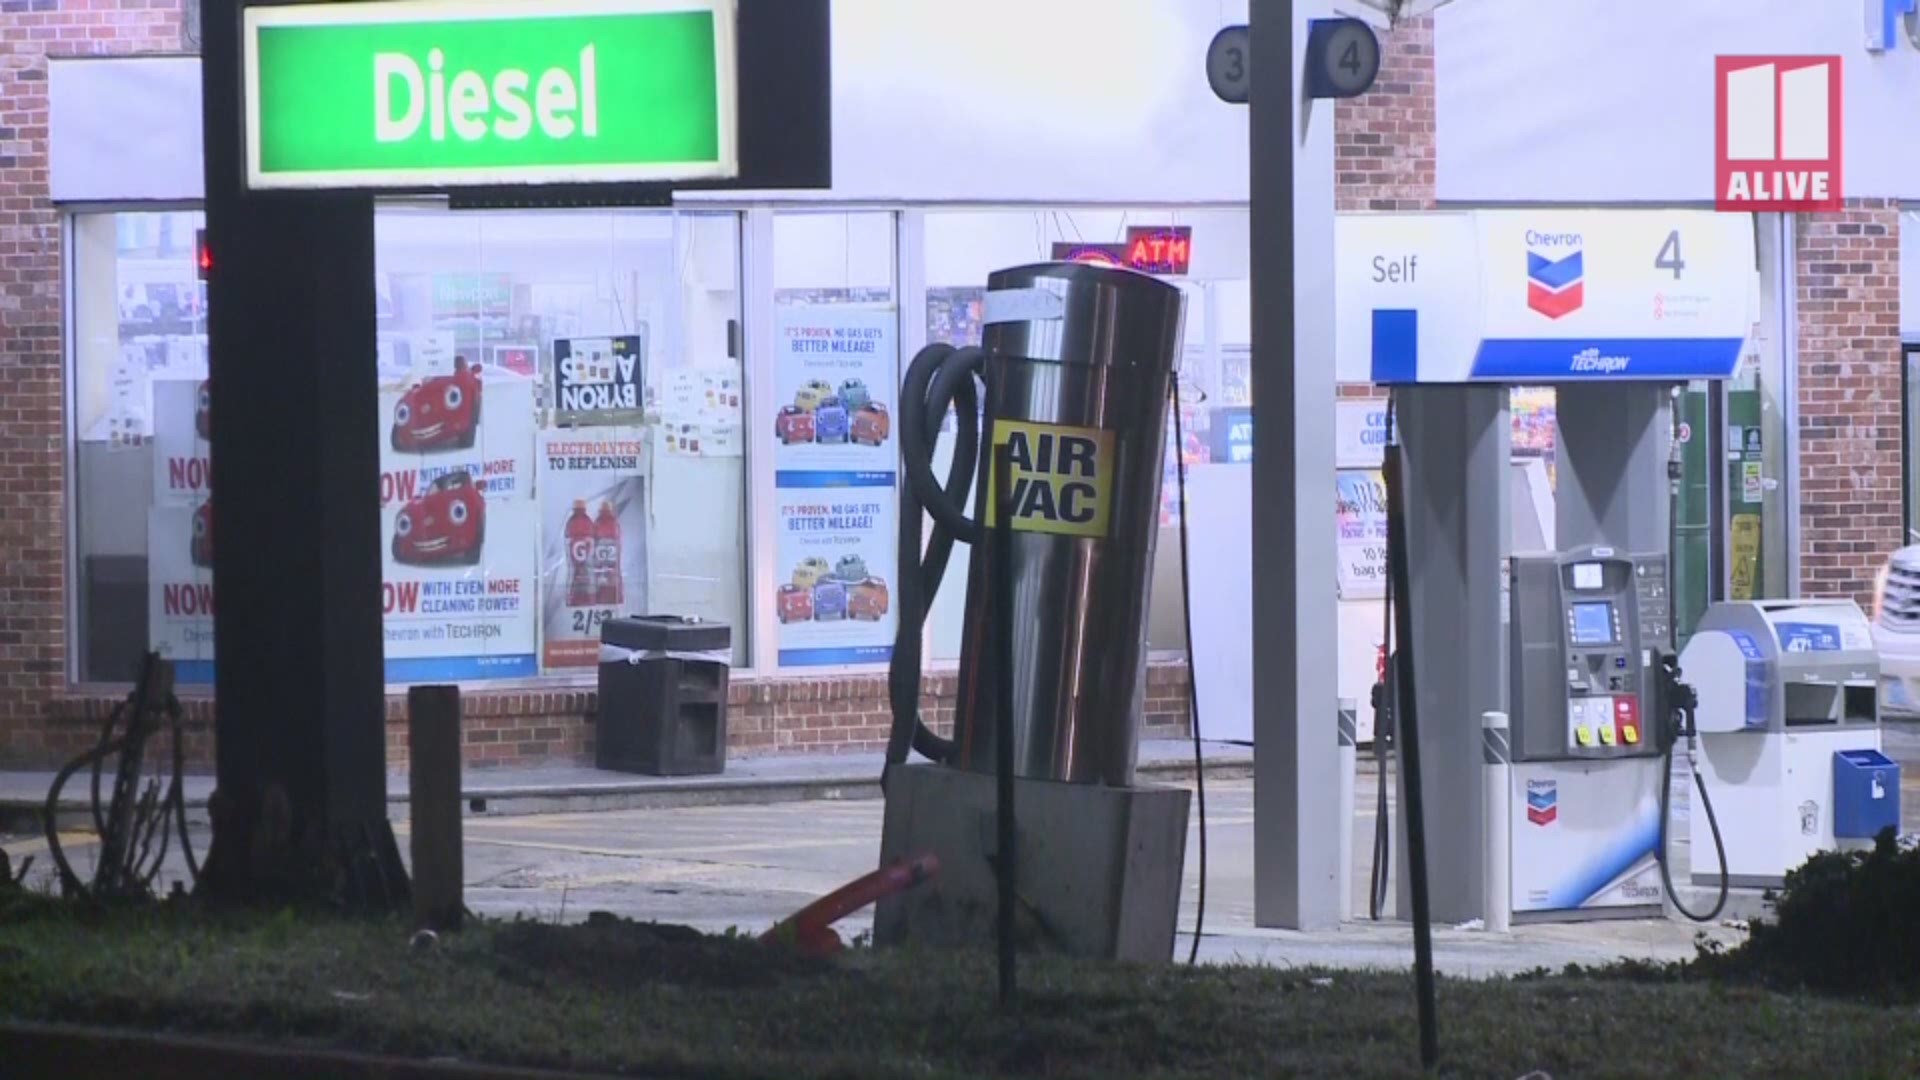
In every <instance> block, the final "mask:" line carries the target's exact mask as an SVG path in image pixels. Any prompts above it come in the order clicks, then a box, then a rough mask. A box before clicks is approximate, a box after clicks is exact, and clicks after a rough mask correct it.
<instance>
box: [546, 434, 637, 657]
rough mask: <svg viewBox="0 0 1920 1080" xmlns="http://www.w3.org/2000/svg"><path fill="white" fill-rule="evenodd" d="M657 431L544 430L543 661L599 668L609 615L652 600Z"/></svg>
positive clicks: (629, 611) (634, 610) (634, 609)
mask: <svg viewBox="0 0 1920 1080" xmlns="http://www.w3.org/2000/svg"><path fill="white" fill-rule="evenodd" d="M647 465H648V461H647V431H646V429H644V428H637V427H595V428H579V429H575V430H558V431H547V432H542V433H541V437H540V452H539V469H540V474H539V483H540V525H541V530H540V536H541V551H540V624H541V629H542V646H541V657H540V667H541V670H543V671H546V672H550V673H551V672H559V671H569V670H575V671H577V670H579V669H581V668H592V667H594V666H595V665H596V664H598V663H599V661H600V628H601V625H602V624H604V623H605V622H606V621H607V620H608V619H612V618H615V617H618V616H621V615H627V614H644V613H646V612H647V611H648V610H649V609H648V606H647V527H646V526H647V501H646V474H647Z"/></svg>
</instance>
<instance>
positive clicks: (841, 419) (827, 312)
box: [769, 305, 899, 473]
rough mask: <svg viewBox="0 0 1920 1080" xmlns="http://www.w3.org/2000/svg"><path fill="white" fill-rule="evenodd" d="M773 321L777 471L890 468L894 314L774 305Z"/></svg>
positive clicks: (773, 419)
mask: <svg viewBox="0 0 1920 1080" xmlns="http://www.w3.org/2000/svg"><path fill="white" fill-rule="evenodd" d="M776 318H777V319H778V320H779V322H778V325H777V328H776V330H775V337H776V345H775V348H776V350H777V352H776V354H775V364H774V385H773V409H774V412H773V415H772V417H771V419H770V421H769V422H770V423H772V424H773V431H774V437H775V438H776V439H777V440H779V443H778V446H777V447H776V448H775V450H774V468H775V470H776V471H778V472H780V473H787V472H796V471H827V472H847V471H854V472H892V471H894V468H895V453H896V451H895V450H894V442H893V417H892V413H891V412H890V411H889V410H890V409H891V407H892V401H893V389H894V387H895V385H897V383H896V379H895V375H894V372H895V370H896V368H897V366H898V364H899V350H898V347H897V346H896V344H895V341H896V330H897V329H898V323H899V317H898V316H897V315H896V314H894V312H893V310H892V309H891V308H871V307H857V308H856V307H844V306H836V305H823V306H819V307H784V308H780V309H778V314H777V316H776Z"/></svg>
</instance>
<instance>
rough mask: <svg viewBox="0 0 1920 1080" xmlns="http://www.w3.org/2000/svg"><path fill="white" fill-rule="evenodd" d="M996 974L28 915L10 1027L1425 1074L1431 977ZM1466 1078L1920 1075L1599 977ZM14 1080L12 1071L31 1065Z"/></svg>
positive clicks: (1890, 1012)
mask: <svg viewBox="0 0 1920 1080" xmlns="http://www.w3.org/2000/svg"><path fill="white" fill-rule="evenodd" d="M1021 976H1022V996H1021V1002H1020V1005H1019V1007H1018V1008H1017V1009H1016V1010H1014V1011H1012V1012H1011V1013H1008V1014H1002V1013H1001V1012H999V1011H998V1010H997V1009H996V1007H995V1005H994V1003H993V998H992V994H993V990H992V988H993V986H994V973H993V966H992V963H991V961H990V960H988V959H986V958H981V957H963V956H953V955H927V954H914V953H907V952H888V953H874V952H870V951H866V950H856V951H853V952H850V953H848V954H847V955H846V956H844V957H843V958H842V959H840V960H837V961H833V962H821V963H814V962H807V961H803V960H800V959H799V958H797V957H795V956H793V955H791V954H789V953H786V952H784V951H775V950H768V949H764V948H762V947H760V946H758V945H757V944H754V943H752V942H750V941H745V940H732V939H724V938H711V937H707V938H702V937H699V936H697V935H694V934H692V932H690V931H678V930H675V929H674V928H659V929H654V928H648V927H643V926H639V925H637V924H631V923H612V924H608V923H600V924H596V925H588V926H572V927H566V928H559V927H553V926H548V925H544V924H535V923H499V922H494V923H483V924H481V925H479V926H477V927H474V928H472V929H469V930H468V931H467V932H466V933H464V934H460V935H458V936H455V937H451V938H448V939H444V940H443V941H442V943H441V944H440V945H439V946H437V947H435V948H432V949H421V950H415V949H412V948H410V947H409V945H408V935H407V934H406V932H405V930H404V929H403V928H402V927H401V926H400V925H399V924H395V923H386V924H365V923H347V922H336V921H328V920H318V921H315V920H309V919H304V918H295V917H294V916H292V915H291V914H281V915H259V916H251V915H250V916H229V917H219V918H216V917H211V916H204V915H199V914H194V913H190V912H179V911H168V910H166V909H157V910H148V911H145V912H126V913H120V914H115V915H111V916H105V917H98V918H92V919H86V920H83V919H81V918H79V917H76V916H75V915H73V914H72V913H71V912H70V911H68V910H66V909H54V908H51V907H50V906H49V905H46V904H44V903H41V902H37V901H36V902H32V903H28V904H17V903H16V904H15V905H13V907H12V909H11V910H10V911H9V910H6V909H4V908H0V1016H4V1017H7V1018H11V1019H16V1020H42V1021H59V1022H67V1023H96V1024H105V1025H114V1026H123V1027H132V1028H143V1029H151V1030H166V1031H171V1032H176V1033H192V1034H198V1035H221V1036H234V1037H239V1038H243V1039H249V1040H257V1041H266V1042H271V1043H275V1044H282V1045H284V1044H288V1043H301V1044H306V1045H313V1046H327V1047H338V1048H351V1049H356V1050H362V1051H374V1052H390V1053H395V1054H402V1055H413V1056H419V1057H428V1056H456V1057H460V1058H464V1059H469V1060H480V1061H487V1062H495V1063H502V1064H521V1065H541V1066H551V1067H579V1068H595V1069H604V1070H609V1071H615V1070H617V1071H625V1072H631V1073H638V1074H644V1075H651V1076H702V1077H706V1076H721V1077H748V1076H754V1077H761V1076H771V1077H783V1078H786V1077H793V1078H801V1077H849V1078H865V1077H893V1076H900V1077H908V1076H911V1077H941V1076H992V1075H1007V1076H1045V1077H1089V1078H1095V1077H1097V1078H1102V1080H1105V1078H1110V1077H1119V1076H1150V1077H1174V1076H1207V1077H1235V1078H1240V1077H1249V1078H1251V1077H1279V1076H1293V1075H1300V1076H1332V1077H1391V1076H1418V1075H1421V1074H1420V1071H1419V1069H1418V1063H1417V1054H1416V1038H1415V1029H1414V1013H1413V999H1412V989H1411V980H1410V978H1408V977H1405V976H1395V975H1359V974H1348V973H1324V972H1307V971H1280V970H1274V969H1270V968H1227V967H1208V968H1201V969H1197V970H1195V969H1188V968H1185V967H1173V966H1168V967H1152V968H1147V967H1126V966H1113V965H1101V964H1089V963H1073V962H1067V961H1061V960H1043V959H1038V958H1033V959H1028V960H1027V961H1026V962H1025V963H1024V964H1023V966H1022V971H1021ZM1440 1015H1441V1025H1442V1026H1441V1040H1442V1054H1443V1057H1444V1067H1443V1072H1444V1074H1445V1075H1451V1076H1472V1077H1508V1078H1511V1077H1518V1076H1521V1075H1522V1074H1525V1073H1527V1072H1529V1071H1530V1070H1534V1069H1542V1070H1545V1071H1547V1072H1548V1073H1550V1074H1551V1075H1553V1076H1554V1077H1556V1078H1559V1080H1564V1078H1566V1077H1574V1076H1577V1077H1591V1076H1684V1077H1704V1076H1805V1077H1811V1076H1822V1077H1834V1076H1913V1075H1917V1074H1920V1014H1916V1013H1915V1011H1914V1010H1913V1009H1911V1008H1901V1009H1895V1008H1887V1007H1880V1006H1873V1005H1866V1004H1853V1003H1848V1002H1843V1001H1839V1000H1834V999H1829V998H1814V997H1798V996H1786V995H1781V994H1777V993H1773V992H1769V991H1764V990H1759V989H1749V988H1735V987H1717V986H1714V985H1709V984H1704V983H1696V982H1687V981H1675V980H1672V979H1645V978H1643V979H1637V980H1636V979H1629V978H1623V977H1611V978H1610V977H1600V976H1591V975H1574V976H1555V977H1550V978H1537V979H1527V980H1519V981H1501V982H1453V981H1444V982H1442V984H1441V986H1440ZM4 1071H5V1069H4V1065H0V1073H4Z"/></svg>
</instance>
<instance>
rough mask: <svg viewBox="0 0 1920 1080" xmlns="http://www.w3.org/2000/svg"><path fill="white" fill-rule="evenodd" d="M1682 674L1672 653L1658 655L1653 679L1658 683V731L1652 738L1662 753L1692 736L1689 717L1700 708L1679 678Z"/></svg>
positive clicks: (1690, 686) (1695, 696)
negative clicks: (1677, 741)
mask: <svg viewBox="0 0 1920 1080" xmlns="http://www.w3.org/2000/svg"><path fill="white" fill-rule="evenodd" d="M1683 674H1684V672H1682V671H1681V670H1680V658H1679V657H1678V656H1675V655H1674V654H1673V653H1664V654H1662V655H1661V657H1660V663H1659V665H1658V667H1657V668H1656V673H1655V677H1656V678H1657V679H1658V680H1659V685H1658V687H1657V691H1656V698H1657V700H1658V702H1659V709H1660V730H1659V731H1658V732H1657V733H1656V734H1657V736H1658V738H1659V740H1660V750H1661V752H1662V753H1664V752H1666V751H1667V750H1668V749H1669V748H1671V747H1672V746H1673V744H1674V742H1675V741H1676V740H1678V739H1680V738H1683V737H1684V738H1687V739H1691V738H1693V736H1694V731H1695V729H1694V725H1693V714H1694V710H1695V709H1698V708H1699V707H1700V695H1699V694H1698V693H1697V692H1695V690H1694V688H1693V686H1692V684H1690V683H1688V682H1686V681H1684V680H1683V679H1682V678H1681V676H1682V675H1683Z"/></svg>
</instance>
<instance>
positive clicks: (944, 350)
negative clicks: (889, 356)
mask: <svg viewBox="0 0 1920 1080" xmlns="http://www.w3.org/2000/svg"><path fill="white" fill-rule="evenodd" d="M985 359H986V354H985V353H984V352H982V351H981V350H980V349H978V348H964V349H956V348H954V347H953V346H951V345H945V344H936V345H929V346H927V347H926V348H924V349H921V350H920V351H919V353H917V354H915V356H914V358H913V361H912V363H910V364H908V365H907V374H906V378H905V379H904V380H903V381H902V384H901V388H900V398H901V401H900V432H899V438H900V458H901V465H902V471H903V472H904V473H905V474H906V483H905V484H904V485H902V488H901V492H900V547H899V567H900V583H899V597H898V604H899V623H898V626H897V627H896V629H895V631H894V639H893V656H892V658H891V660H890V661H889V663H888V665H887V698H888V702H889V704H890V706H891V709H892V712H893V727H892V729H891V731H890V732H889V735H888V738H887V766H888V768H891V767H893V766H895V765H900V764H904V763H905V762H906V760H907V755H908V753H909V752H918V753H919V754H920V756H922V757H924V758H926V759H928V760H929V761H939V762H944V761H946V760H948V759H949V758H951V757H952V756H953V743H952V741H951V740H949V739H945V738H942V737H941V736H940V735H938V734H936V733H935V732H934V731H933V729H932V728H930V727H928V726H927V724H926V721H925V720H923V719H922V718H921V716H920V664H921V643H922V640H923V634H924V631H925V627H926V622H927V614H928V612H929V611H930V610H932V607H933V601H934V597H935V596H937V595H938V594H939V592H940V582H941V579H943V578H944V577H945V576H946V573H947V563H948V561H949V560H950V559H951V558H952V556H953V545H954V542H955V541H956V540H958V541H964V542H966V543H968V544H973V543H977V542H979V540H980V539H981V534H982V530H981V527H980V524H979V522H977V521H975V520H973V519H972V518H970V517H968V516H967V493H968V491H969V490H970V489H971V488H972V486H973V478H974V472H975V469H976V468H977V467H978V464H979V453H980V430H981V425H982V420H981V413H980V401H981V393H980V389H979V387H978V385H977V380H979V379H980V378H981V376H982V370H983V366H984V363H985ZM950 411H951V412H952V413H953V414H954V448H953V461H952V463H951V464H950V465H948V467H947V482H946V483H945V484H944V485H942V484H941V483H940V480H939V478H938V477H936V476H935V475H934V472H933V454H934V444H935V442H936V440H937V439H938V438H939V435H940V427H941V424H942V423H943V422H944V421H945V419H946V416H947V413H948V412H950ZM923 514H924V515H926V516H930V517H932V518H933V531H932V534H931V535H930V536H926V537H925V547H924V549H923V548H922V539H923V534H922V531H921V530H922V526H923V521H922V515H923Z"/></svg>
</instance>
